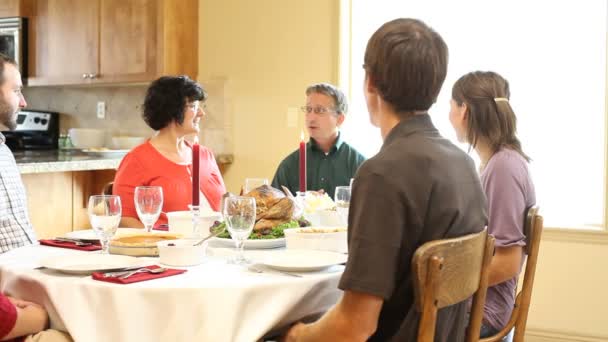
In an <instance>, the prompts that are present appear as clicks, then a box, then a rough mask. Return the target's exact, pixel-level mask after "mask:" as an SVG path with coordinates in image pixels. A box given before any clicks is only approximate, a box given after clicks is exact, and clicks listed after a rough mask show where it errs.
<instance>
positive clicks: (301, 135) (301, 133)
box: [300, 130, 304, 141]
mask: <svg viewBox="0 0 608 342" xmlns="http://www.w3.org/2000/svg"><path fill="white" fill-rule="evenodd" d="M300 140H302V141H304V130H301V131H300Z"/></svg>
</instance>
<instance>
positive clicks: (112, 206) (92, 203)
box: [87, 195, 122, 254]
mask: <svg viewBox="0 0 608 342" xmlns="http://www.w3.org/2000/svg"><path fill="white" fill-rule="evenodd" d="M87 211H88V213H89V220H90V221H91V226H92V227H93V230H94V231H95V233H96V234H97V236H98V237H99V241H100V242H101V254H108V253H109V242H110V240H111V239H112V237H113V236H114V234H116V230H117V229H118V225H119V223H120V217H121V214H122V207H121V205H120V197H119V196H116V195H94V196H91V197H89V206H88V209H87Z"/></svg>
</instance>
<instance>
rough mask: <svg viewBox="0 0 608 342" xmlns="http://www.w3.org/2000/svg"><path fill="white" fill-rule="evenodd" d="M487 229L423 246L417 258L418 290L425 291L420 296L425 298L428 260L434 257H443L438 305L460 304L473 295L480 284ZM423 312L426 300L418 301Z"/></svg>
mask: <svg viewBox="0 0 608 342" xmlns="http://www.w3.org/2000/svg"><path fill="white" fill-rule="evenodd" d="M486 237H487V231H486V230H484V231H483V232H481V233H478V234H470V235H466V236H463V237H460V238H454V239H445V240H436V241H431V242H427V243H425V244H424V245H422V246H420V247H419V248H418V249H417V250H416V252H415V254H414V257H413V263H412V269H413V270H414V282H415V283H416V286H415V287H414V289H415V291H416V290H418V291H421V293H419V294H417V295H416V298H420V299H422V298H423V297H424V290H425V288H426V286H425V283H426V281H427V272H428V269H427V263H428V261H429V260H430V259H431V258H432V257H439V258H443V259H444V260H443V263H442V269H441V272H440V273H439V275H438V276H439V287H438V288H437V296H436V300H437V307H438V308H439V309H441V308H443V307H446V306H449V305H452V304H455V303H459V302H461V301H463V300H465V299H467V298H469V297H471V294H473V293H474V292H475V291H476V290H477V288H478V287H479V279H480V275H481V266H482V262H483V256H484V255H483V251H484V248H485V244H486ZM416 305H417V306H418V310H419V311H422V302H421V301H418V302H417V303H416Z"/></svg>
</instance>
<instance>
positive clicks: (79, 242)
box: [53, 237, 93, 247]
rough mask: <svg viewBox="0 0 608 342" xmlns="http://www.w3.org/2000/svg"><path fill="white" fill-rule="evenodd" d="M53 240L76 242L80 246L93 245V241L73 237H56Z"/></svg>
mask: <svg viewBox="0 0 608 342" xmlns="http://www.w3.org/2000/svg"><path fill="white" fill-rule="evenodd" d="M53 240H54V241H57V242H71V243H73V244H75V245H76V246H80V247H84V246H91V245H93V244H92V243H91V242H83V241H79V240H73V239H69V238H62V237H56V238H54V239H53Z"/></svg>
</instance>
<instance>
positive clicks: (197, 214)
mask: <svg viewBox="0 0 608 342" xmlns="http://www.w3.org/2000/svg"><path fill="white" fill-rule="evenodd" d="M188 208H189V209H190V212H191V213H192V237H194V238H199V237H201V206H200V205H188Z"/></svg>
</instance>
